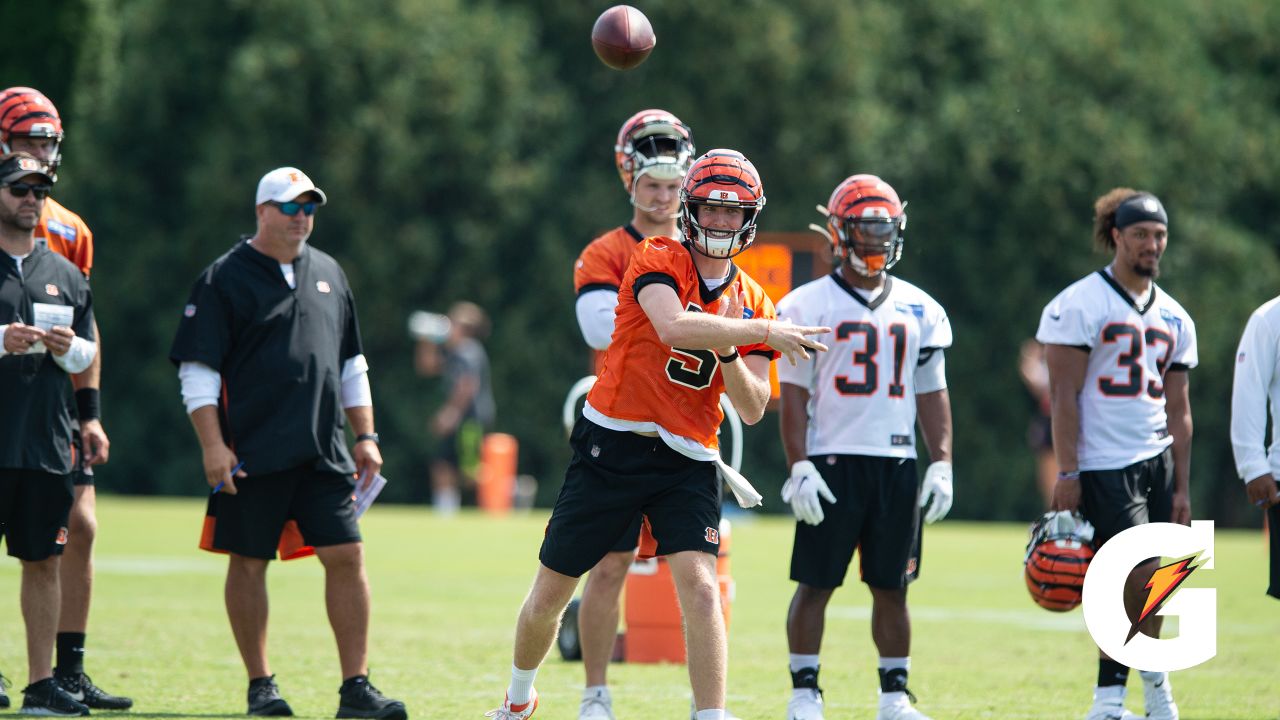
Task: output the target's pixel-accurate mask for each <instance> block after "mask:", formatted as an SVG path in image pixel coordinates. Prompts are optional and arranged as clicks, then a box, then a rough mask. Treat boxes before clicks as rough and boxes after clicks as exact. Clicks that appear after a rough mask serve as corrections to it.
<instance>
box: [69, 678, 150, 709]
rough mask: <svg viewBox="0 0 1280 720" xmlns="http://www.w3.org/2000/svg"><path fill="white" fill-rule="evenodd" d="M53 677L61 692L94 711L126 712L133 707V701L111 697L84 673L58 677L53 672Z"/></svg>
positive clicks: (117, 696) (116, 696) (115, 696)
mask: <svg viewBox="0 0 1280 720" xmlns="http://www.w3.org/2000/svg"><path fill="white" fill-rule="evenodd" d="M53 677H54V678H56V679H57V681H58V684H59V685H61V686H62V689H63V690H66V691H67V694H68V695H70V696H71V697H72V699H74V700H75V701H76V702H81V703H84V704H85V705H87V706H89V707H90V708H93V709H94V710H128V709H129V708H131V707H133V700H132V699H131V698H127V697H121V696H119V695H112V694H111V693H109V692H107V691H105V690H103V689H102V688H100V687H98V686H97V685H94V684H93V681H92V680H90V679H89V676H88V675H85V674H84V673H82V672H80V673H71V674H69V675H60V674H58V671H56V670H55V671H54V673H53Z"/></svg>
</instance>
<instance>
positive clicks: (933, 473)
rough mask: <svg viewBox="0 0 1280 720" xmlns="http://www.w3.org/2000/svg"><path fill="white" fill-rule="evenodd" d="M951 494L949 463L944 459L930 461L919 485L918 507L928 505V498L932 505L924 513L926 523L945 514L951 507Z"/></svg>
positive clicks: (935, 520) (936, 519) (932, 521)
mask: <svg viewBox="0 0 1280 720" xmlns="http://www.w3.org/2000/svg"><path fill="white" fill-rule="evenodd" d="M951 495H952V493H951V463H949V462H947V461H946V460H939V461H937V462H935V463H931V464H930V465H929V469H928V470H925V471H924V483H923V484H922V485H921V486H920V507H921V508H923V507H924V506H925V505H929V500H930V499H932V500H933V505H930V506H929V510H928V511H927V512H925V514H924V521H925V522H926V523H935V522H937V521H939V520H941V519H942V518H944V517H946V516H947V511H948V510H950V509H951Z"/></svg>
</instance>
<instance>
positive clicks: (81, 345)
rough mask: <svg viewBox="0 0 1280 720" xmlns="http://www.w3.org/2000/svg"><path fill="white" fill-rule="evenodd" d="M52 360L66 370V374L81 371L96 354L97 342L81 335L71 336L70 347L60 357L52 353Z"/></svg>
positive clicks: (85, 368) (87, 366)
mask: <svg viewBox="0 0 1280 720" xmlns="http://www.w3.org/2000/svg"><path fill="white" fill-rule="evenodd" d="M49 354H50V355H52V356H53V362H54V364H55V365H57V366H58V367H60V368H62V369H63V370H66V371H67V374H68V375H75V374H77V373H82V372H84V371H85V370H87V369H88V368H89V366H90V365H92V364H93V359H94V358H95V357H97V355H98V343H96V342H89V341H88V340H85V339H84V338H82V337H74V338H71V347H70V349H68V350H67V351H66V352H65V353H63V354H62V357H58V356H57V355H53V353H49Z"/></svg>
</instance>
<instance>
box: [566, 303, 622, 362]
mask: <svg viewBox="0 0 1280 720" xmlns="http://www.w3.org/2000/svg"><path fill="white" fill-rule="evenodd" d="M617 307H618V291H617V290H603V289H602V290H592V291H590V292H585V293H583V294H581V295H579V296H578V302H577V303H576V304H575V305H574V310H576V311H577V314H578V328H579V329H581V330H582V339H584V340H586V341H587V344H588V345H590V346H591V347H593V348H595V349H596V350H604V349H605V348H607V347H609V341H611V340H612V339H613V322H614V316H615V312H616V310H617Z"/></svg>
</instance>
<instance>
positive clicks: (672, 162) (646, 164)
mask: <svg viewBox="0 0 1280 720" xmlns="http://www.w3.org/2000/svg"><path fill="white" fill-rule="evenodd" d="M645 133H647V134H645ZM637 135H639V136H638V137H637ZM622 151H623V152H624V153H626V156H627V157H628V158H629V163H630V165H631V168H632V170H631V173H632V174H631V177H632V180H631V187H630V189H629V190H630V194H631V204H632V205H633V206H635V207H637V208H639V209H640V210H642V211H644V212H653V211H654V210H655V209H656V208H645V207H640V206H639V205H636V186H637V185H639V183H640V178H641V177H643V176H645V175H649V176H650V177H653V178H656V179H659V180H679V179H681V178H683V177H684V175H685V173H687V172H689V166H690V165H692V164H693V142H692V141H691V140H690V139H689V138H687V137H685V136H684V135H682V134H680V133H679V132H677V131H676V130H675V128H674V127H673V126H672V125H671V124H670V123H665V122H664V123H650V124H648V125H642V126H641V127H640V128H638V129H637V130H636V133H635V134H633V135H632V136H631V138H629V139H628V141H627V143H626V145H625V146H624V147H623V149H622Z"/></svg>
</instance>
